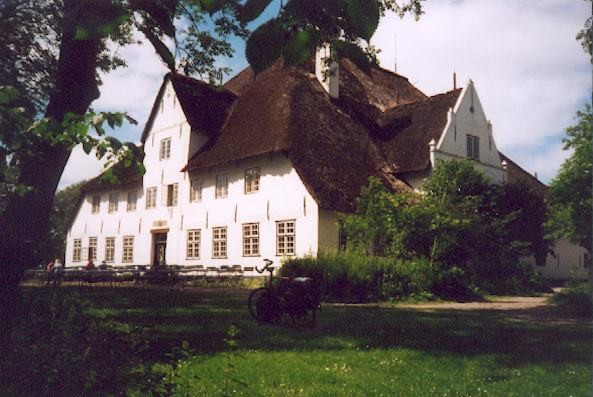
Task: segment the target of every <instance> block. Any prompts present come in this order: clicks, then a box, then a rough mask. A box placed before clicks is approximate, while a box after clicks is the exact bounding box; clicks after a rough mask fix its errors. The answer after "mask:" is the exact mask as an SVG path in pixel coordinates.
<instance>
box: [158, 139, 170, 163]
mask: <svg viewBox="0 0 593 397" xmlns="http://www.w3.org/2000/svg"><path fill="white" fill-rule="evenodd" d="M169 157H171V138H165V139H161V146H160V149H159V160H166V159H168V158H169Z"/></svg>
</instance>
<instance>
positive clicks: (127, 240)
mask: <svg viewBox="0 0 593 397" xmlns="http://www.w3.org/2000/svg"><path fill="white" fill-rule="evenodd" d="M121 261H122V262H133V261H134V236H124V244H123V252H122V260H121Z"/></svg>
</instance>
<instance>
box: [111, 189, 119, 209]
mask: <svg viewBox="0 0 593 397" xmlns="http://www.w3.org/2000/svg"><path fill="white" fill-rule="evenodd" d="M118 201H119V194H117V193H111V194H109V212H115V211H117V202H118Z"/></svg>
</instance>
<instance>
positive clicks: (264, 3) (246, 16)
mask: <svg viewBox="0 0 593 397" xmlns="http://www.w3.org/2000/svg"><path fill="white" fill-rule="evenodd" d="M271 2H272V0H247V2H246V3H245V4H244V5H243V6H242V7H241V9H240V10H239V16H238V19H239V21H240V22H245V23H247V22H251V21H253V20H254V19H256V18H257V17H259V16H260V15H261V13H262V12H264V10H265V9H266V7H268V5H270V3H271Z"/></svg>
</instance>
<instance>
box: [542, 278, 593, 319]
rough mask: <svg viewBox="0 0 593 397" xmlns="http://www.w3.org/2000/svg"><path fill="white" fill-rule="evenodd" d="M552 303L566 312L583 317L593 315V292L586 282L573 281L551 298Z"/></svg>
mask: <svg viewBox="0 0 593 397" xmlns="http://www.w3.org/2000/svg"><path fill="white" fill-rule="evenodd" d="M549 301H550V303H554V304H556V305H558V306H560V307H562V308H563V309H564V310H566V312H568V313H571V314H575V315H578V316H583V317H591V316H592V315H593V301H592V299H591V291H590V290H589V285H588V283H587V282H586V281H580V282H577V281H571V282H569V284H568V286H567V287H566V288H564V289H563V290H562V291H560V292H558V293H556V294H554V295H552V296H551V297H550V298H549Z"/></svg>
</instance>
